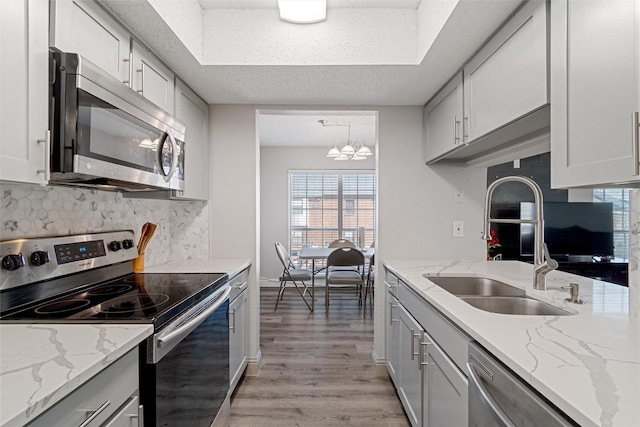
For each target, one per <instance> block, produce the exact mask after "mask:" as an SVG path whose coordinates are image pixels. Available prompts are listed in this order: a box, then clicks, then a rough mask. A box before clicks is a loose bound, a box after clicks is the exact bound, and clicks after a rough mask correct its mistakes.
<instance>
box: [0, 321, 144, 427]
mask: <svg viewBox="0 0 640 427" xmlns="http://www.w3.org/2000/svg"><path fill="white" fill-rule="evenodd" d="M152 333H153V326H151V325H132V324H109V325H94V324H83V325H78V324H75V325H71V324H43V323H39V324H21V325H17V324H1V325H0V358H1V361H0V426H2V427H18V426H24V425H25V424H27V423H28V422H30V421H33V420H34V419H35V418H36V417H38V416H39V415H41V414H42V413H44V412H45V411H46V410H48V409H49V408H51V407H53V406H54V405H55V404H56V403H57V402H59V401H60V400H62V399H63V398H64V397H65V396H67V395H68V394H70V393H71V392H73V391H74V390H75V389H77V388H78V387H79V386H81V385H82V384H84V383H85V382H87V381H88V380H89V379H91V378H92V377H94V376H95V375H96V374H98V373H100V372H101V371H102V370H103V369H105V368H106V367H107V366H109V365H110V364H112V363H113V362H115V361H116V360H118V359H119V358H120V357H122V356H124V355H125V354H126V353H127V352H128V351H130V350H132V349H134V348H135V347H136V346H138V345H139V344H140V343H141V342H142V341H143V340H144V339H145V338H147V337H148V336H150V335H151V334H152Z"/></svg>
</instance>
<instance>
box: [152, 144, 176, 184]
mask: <svg viewBox="0 0 640 427" xmlns="http://www.w3.org/2000/svg"><path fill="white" fill-rule="evenodd" d="M167 136H168V137H169V142H171V153H172V154H173V157H172V159H171V167H170V168H169V172H167V174H166V175H164V176H163V177H164V180H165V181H166V182H169V181H171V177H172V176H173V174H174V173H175V172H176V168H177V167H178V154H179V153H178V144H177V143H176V139H175V138H174V137H173V134H172V133H171V132H167ZM166 142H167V139H166V138H165V140H164V143H163V145H164V144H166ZM157 160H158V166H159V169H160V170H161V171H163V169H162V147H158V159H157Z"/></svg>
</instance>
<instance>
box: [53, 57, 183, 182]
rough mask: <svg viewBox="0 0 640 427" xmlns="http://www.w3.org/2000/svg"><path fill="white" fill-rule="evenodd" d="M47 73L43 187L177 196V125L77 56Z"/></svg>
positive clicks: (179, 175) (180, 179)
mask: <svg viewBox="0 0 640 427" xmlns="http://www.w3.org/2000/svg"><path fill="white" fill-rule="evenodd" d="M50 66H51V70H50V71H51V72H50V74H51V82H50V95H51V96H50V99H51V103H50V106H49V110H50V111H49V113H50V114H49V116H50V123H49V126H50V129H51V131H52V140H51V155H50V158H51V179H50V183H52V184H66V185H81V186H90V187H99V188H104V189H115V190H125V191H146V190H157V189H170V190H184V158H185V143H184V141H185V133H186V127H185V125H184V124H183V123H181V122H179V121H178V120H177V119H175V118H174V117H173V116H171V115H170V114H169V113H167V112H166V111H164V110H162V109H161V108H159V107H157V106H156V105H155V104H153V103H152V102H150V101H149V100H147V99H145V98H143V97H142V96H140V95H139V94H137V93H135V92H134V91H133V90H132V89H130V88H128V87H127V86H125V85H124V84H123V83H122V82H120V81H118V80H117V79H116V78H114V77H112V76H111V75H109V74H107V73H106V72H104V71H103V70H101V69H100V68H98V67H96V66H95V65H94V64H92V63H91V62H89V61H88V60H86V59H84V58H83V57H81V56H79V55H77V54H73V53H60V52H51V53H50Z"/></svg>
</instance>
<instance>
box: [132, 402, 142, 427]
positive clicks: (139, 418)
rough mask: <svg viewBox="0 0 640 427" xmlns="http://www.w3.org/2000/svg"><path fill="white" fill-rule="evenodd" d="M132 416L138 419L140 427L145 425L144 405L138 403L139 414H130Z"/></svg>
mask: <svg viewBox="0 0 640 427" xmlns="http://www.w3.org/2000/svg"><path fill="white" fill-rule="evenodd" d="M129 417H130V418H137V419H138V427H144V405H138V413H137V414H129Z"/></svg>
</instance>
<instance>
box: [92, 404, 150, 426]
mask: <svg viewBox="0 0 640 427" xmlns="http://www.w3.org/2000/svg"><path fill="white" fill-rule="evenodd" d="M139 405H140V398H139V397H138V396H131V397H130V398H129V400H128V401H127V402H125V404H124V406H122V408H121V409H120V410H119V411H118V412H117V413H116V414H114V415H113V417H111V418H110V419H109V420H107V422H106V423H105V424H104V425H103V426H101V427H139V426H142V423H141V421H139V420H140V416H141V413H140V412H141V411H139V410H138V409H139V407H140V406H139ZM140 408H141V407H140Z"/></svg>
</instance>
